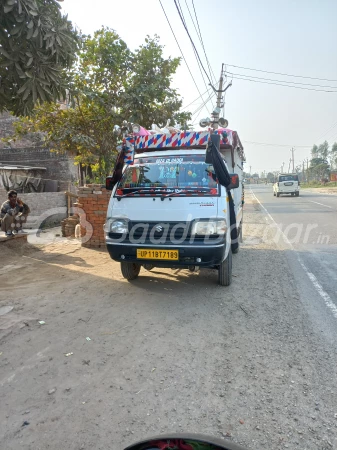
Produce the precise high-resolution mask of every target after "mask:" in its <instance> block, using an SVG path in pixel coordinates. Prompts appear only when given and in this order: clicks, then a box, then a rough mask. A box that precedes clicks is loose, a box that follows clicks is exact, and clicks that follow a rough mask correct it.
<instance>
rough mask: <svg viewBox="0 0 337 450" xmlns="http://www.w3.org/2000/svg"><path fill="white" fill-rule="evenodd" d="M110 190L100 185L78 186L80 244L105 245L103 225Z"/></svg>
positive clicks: (90, 245) (87, 245)
mask: <svg viewBox="0 0 337 450" xmlns="http://www.w3.org/2000/svg"><path fill="white" fill-rule="evenodd" d="M110 196H111V191H107V190H106V189H105V188H102V187H101V185H87V186H85V187H83V188H78V213H79V215H80V218H81V234H82V245H83V246H85V247H98V248H100V247H105V235H104V230H103V225H104V223H105V220H106V212H107V209H108V204H109V200H110Z"/></svg>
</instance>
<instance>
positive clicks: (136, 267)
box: [121, 262, 141, 281]
mask: <svg viewBox="0 0 337 450" xmlns="http://www.w3.org/2000/svg"><path fill="white" fill-rule="evenodd" d="M140 267H141V265H140V264H136V263H128V262H121V272H122V275H123V277H124V278H126V279H127V280H128V281H131V280H135V279H136V278H137V277H138V275H139V272H140Z"/></svg>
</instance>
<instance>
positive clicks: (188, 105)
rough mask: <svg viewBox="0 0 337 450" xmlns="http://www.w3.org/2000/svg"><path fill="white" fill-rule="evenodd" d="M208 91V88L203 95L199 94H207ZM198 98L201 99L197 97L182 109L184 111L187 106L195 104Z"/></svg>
mask: <svg viewBox="0 0 337 450" xmlns="http://www.w3.org/2000/svg"><path fill="white" fill-rule="evenodd" d="M209 89H210V88H208V89H207V90H206V91H205V92H204V93H203V94H201V95H205V94H207V93H208V92H209ZM199 98H201V96H200V95H199V97H197V98H196V99H195V100H193V102H191V103H189V104H188V105H186V106H183V107H182V109H186V108H188V107H189V106H191V105H193V103H195V102H196V101H197V100H199Z"/></svg>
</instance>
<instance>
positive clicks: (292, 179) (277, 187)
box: [273, 173, 300, 197]
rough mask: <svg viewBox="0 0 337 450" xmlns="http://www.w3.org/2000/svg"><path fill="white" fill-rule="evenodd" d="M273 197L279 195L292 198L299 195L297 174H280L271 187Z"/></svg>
mask: <svg viewBox="0 0 337 450" xmlns="http://www.w3.org/2000/svg"><path fill="white" fill-rule="evenodd" d="M273 194H274V197H275V196H276V197H279V196H280V195H281V194H290V195H291V196H292V197H293V196H295V197H298V196H299V195H300V183H299V181H298V174H297V173H280V174H279V176H278V179H277V181H276V183H274V185H273Z"/></svg>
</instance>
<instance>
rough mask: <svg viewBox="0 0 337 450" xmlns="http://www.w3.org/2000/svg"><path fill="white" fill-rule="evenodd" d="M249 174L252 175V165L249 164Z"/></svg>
mask: <svg viewBox="0 0 337 450" xmlns="http://www.w3.org/2000/svg"><path fill="white" fill-rule="evenodd" d="M249 175H250V176H252V166H249Z"/></svg>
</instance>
